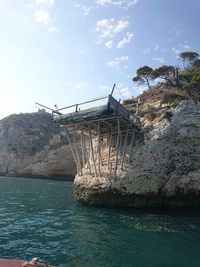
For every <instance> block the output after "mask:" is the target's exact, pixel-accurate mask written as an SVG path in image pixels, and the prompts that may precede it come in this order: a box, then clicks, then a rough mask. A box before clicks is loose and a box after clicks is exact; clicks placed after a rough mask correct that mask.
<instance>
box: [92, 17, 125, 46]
mask: <svg viewBox="0 0 200 267" xmlns="http://www.w3.org/2000/svg"><path fill="white" fill-rule="evenodd" d="M128 26H129V22H128V20H126V19H120V20H115V19H114V18H110V19H102V20H99V21H97V22H96V27H95V32H96V38H97V42H98V43H104V45H105V46H106V47H109V48H110V47H111V41H112V40H113V38H115V36H116V35H118V34H119V33H121V32H123V31H124V30H125V29H126V28H127V27H128ZM106 44H107V45H106Z"/></svg>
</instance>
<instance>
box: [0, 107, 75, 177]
mask: <svg viewBox="0 0 200 267" xmlns="http://www.w3.org/2000/svg"><path fill="white" fill-rule="evenodd" d="M75 173H76V167H75V164H74V161H73V159H72V155H71V151H70V148H69V145H68V143H67V137H66V133H65V130H64V128H60V127H59V126H58V125H55V124H53V122H52V121H51V115H50V114H49V113H46V112H44V111H40V112H36V113H27V114H19V115H11V116H9V117H6V118H4V119H3V120H1V121H0V174H1V175H7V176H26V177H27V176H29V177H54V178H62V179H67V178H70V177H71V179H72V178H73V177H74V176H75Z"/></svg>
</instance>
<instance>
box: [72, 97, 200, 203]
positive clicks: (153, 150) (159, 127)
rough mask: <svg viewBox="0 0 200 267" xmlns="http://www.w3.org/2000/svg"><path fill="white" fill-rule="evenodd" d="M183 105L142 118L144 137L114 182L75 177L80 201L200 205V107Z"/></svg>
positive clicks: (107, 178) (186, 102)
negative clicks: (128, 164)
mask: <svg viewBox="0 0 200 267" xmlns="http://www.w3.org/2000/svg"><path fill="white" fill-rule="evenodd" d="M179 100H180V104H179V105H178V106H177V107H176V108H173V107H168V108H167V109H164V112H163V111H162V110H163V108H165V106H164V105H163V106H162V107H161V109H159V110H160V111H159V112H158V111H156V112H154V113H152V114H154V115H152V114H151V113H150V112H149V111H148V112H147V113H145V112H143V113H141V114H140V121H141V123H142V126H143V130H144V136H145V138H144V141H143V142H138V143H137V144H136V146H135V147H134V149H133V151H132V162H131V164H130V166H129V167H128V169H126V171H123V172H122V171H121V173H119V174H118V175H117V177H116V178H112V177H110V176H109V173H107V175H104V176H103V177H94V176H91V175H83V176H82V177H80V176H78V175H76V177H75V180H74V193H75V197H76V199H77V200H79V201H81V202H83V203H87V204H91V205H106V206H128V207H182V206H199V205H200V161H199V159H200V102H198V101H193V100H183V101H182V100H181V99H179ZM154 104H155V102H154ZM154 108H155V105H154ZM150 114H151V115H150Z"/></svg>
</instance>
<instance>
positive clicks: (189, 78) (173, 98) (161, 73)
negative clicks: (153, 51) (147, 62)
mask: <svg viewBox="0 0 200 267" xmlns="http://www.w3.org/2000/svg"><path fill="white" fill-rule="evenodd" d="M179 58H180V59H181V60H182V62H183V68H182V69H181V68H180V67H175V66H171V65H163V66H160V67H158V68H156V69H153V68H151V67H149V66H143V67H140V68H139V69H138V70H137V72H136V76H135V77H133V81H134V82H137V83H139V84H146V85H147V87H148V90H147V91H144V92H143V94H141V95H140V96H139V97H140V100H141V102H146V103H147V102H149V100H151V102H152V101H153V102H155V101H158V100H160V105H163V104H168V105H170V106H172V107H176V106H177V105H178V104H179V103H180V101H182V100H187V99H192V100H199V99H200V59H199V54H198V53H196V52H190V51H188V52H182V53H181V54H180V55H179ZM151 82H153V84H154V85H153V86H151V85H150V83H151ZM135 100H137V98H136V99H134V98H133V99H128V100H125V102H124V104H132V103H133V102H134V101H135Z"/></svg>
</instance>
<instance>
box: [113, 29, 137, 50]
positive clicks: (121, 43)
mask: <svg viewBox="0 0 200 267" xmlns="http://www.w3.org/2000/svg"><path fill="white" fill-rule="evenodd" d="M133 36H134V34H133V33H132V32H127V33H126V35H125V37H124V38H123V39H122V40H121V41H119V43H118V44H117V48H123V47H124V46H126V45H127V44H128V43H130V41H131V39H132V37H133Z"/></svg>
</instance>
